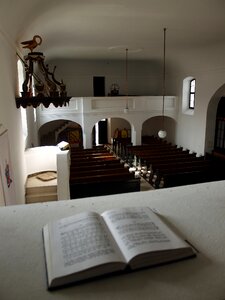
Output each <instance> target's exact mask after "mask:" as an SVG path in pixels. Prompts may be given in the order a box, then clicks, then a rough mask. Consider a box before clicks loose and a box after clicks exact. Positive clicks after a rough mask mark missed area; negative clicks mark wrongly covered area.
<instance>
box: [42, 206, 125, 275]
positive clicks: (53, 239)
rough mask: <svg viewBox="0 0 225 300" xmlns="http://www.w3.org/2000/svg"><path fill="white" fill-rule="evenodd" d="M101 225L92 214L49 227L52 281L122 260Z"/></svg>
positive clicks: (58, 222) (77, 216)
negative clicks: (54, 278)
mask: <svg viewBox="0 0 225 300" xmlns="http://www.w3.org/2000/svg"><path fill="white" fill-rule="evenodd" d="M101 222H102V220H101V217H100V216H99V215H98V214H97V213H91V212H90V213H82V214H78V215H76V216H72V217H68V218H64V219H61V220H59V221H56V222H54V223H50V224H49V225H48V229H49V235H48V237H49V253H51V257H50V258H49V259H50V260H51V263H50V265H51V268H50V270H52V274H50V277H60V276H63V275H68V274H72V273H75V272H80V271H82V270H85V269H88V268H93V267H95V266H98V265H100V264H104V263H108V262H118V261H119V260H120V258H121V257H120V253H117V251H116V249H117V248H114V245H113V242H112V241H111V240H110V238H109V237H108V234H107V229H106V227H105V225H103V226H102V223H101ZM46 247H48V245H46Z"/></svg>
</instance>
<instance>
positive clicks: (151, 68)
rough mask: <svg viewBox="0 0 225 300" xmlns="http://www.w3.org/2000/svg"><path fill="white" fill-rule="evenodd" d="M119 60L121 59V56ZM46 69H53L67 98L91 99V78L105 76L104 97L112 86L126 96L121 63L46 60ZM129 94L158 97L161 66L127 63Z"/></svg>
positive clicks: (148, 63) (160, 88)
mask: <svg viewBox="0 0 225 300" xmlns="http://www.w3.org/2000/svg"><path fill="white" fill-rule="evenodd" d="M121 56H123V55H121ZM122 58H123V57H122ZM48 63H49V66H51V67H53V66H55V65H56V66H57V69H56V78H63V80H64V82H65V83H66V85H67V92H68V95H69V96H73V97H89V96H93V76H105V95H106V96H107V95H108V93H109V92H110V87H111V85H112V84H113V83H117V84H118V85H119V87H120V94H121V95H125V94H126V86H125V84H126V82H125V61H124V60H123V59H122V60H120V61H118V60H111V61H110V60H109V61H105V60H103V61H92V60H87V61H77V60H57V61H51V60H50V61H48ZM128 70H129V74H128V92H129V95H137V96H140V95H142V96H146V95H154V96H155V95H161V94H162V63H161V62H156V61H149V62H146V61H138V62H134V61H132V60H131V61H130V62H128Z"/></svg>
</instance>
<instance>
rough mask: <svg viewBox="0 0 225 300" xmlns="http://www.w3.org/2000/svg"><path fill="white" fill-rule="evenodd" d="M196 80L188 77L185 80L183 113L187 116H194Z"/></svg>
mask: <svg viewBox="0 0 225 300" xmlns="http://www.w3.org/2000/svg"><path fill="white" fill-rule="evenodd" d="M195 92H196V80H195V78H194V77H191V76H188V77H186V78H185V79H184V80H183V95H182V112H183V113H184V114H187V115H193V114H194V108H195Z"/></svg>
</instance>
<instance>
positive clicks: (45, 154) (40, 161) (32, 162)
mask: <svg viewBox="0 0 225 300" xmlns="http://www.w3.org/2000/svg"><path fill="white" fill-rule="evenodd" d="M59 151H60V150H59V148H58V147H57V146H44V147H34V148H29V149H27V150H26V151H25V158H26V170H27V174H26V175H27V176H28V175H30V174H33V173H37V172H42V171H57V153H58V152H59Z"/></svg>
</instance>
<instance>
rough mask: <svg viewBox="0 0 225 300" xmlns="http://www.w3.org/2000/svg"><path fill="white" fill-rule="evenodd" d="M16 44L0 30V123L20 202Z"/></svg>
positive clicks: (22, 167)
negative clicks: (6, 139)
mask: <svg viewBox="0 0 225 300" xmlns="http://www.w3.org/2000/svg"><path fill="white" fill-rule="evenodd" d="M15 53H16V46H15V44H14V43H13V42H12V40H11V39H10V37H8V36H7V34H6V33H4V31H3V30H1V31H0V57H1V58H2V59H1V70H0V123H2V124H3V126H4V127H5V128H6V129H7V130H8V137H9V147H10V156H11V163H12V168H13V175H14V183H15V191H16V193H15V194H16V196H15V197H16V199H15V202H16V203H18V204H20V203H24V201H25V190H24V184H25V160H24V152H23V151H24V147H25V145H24V139H23V133H22V123H21V114H20V109H17V108H16V104H15V92H16V80H17V69H16V67H17V65H16V55H15Z"/></svg>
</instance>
